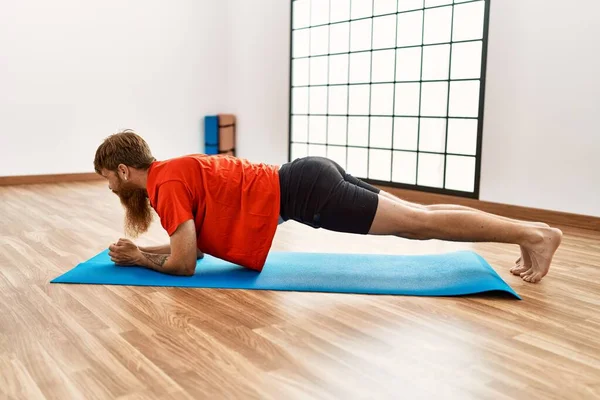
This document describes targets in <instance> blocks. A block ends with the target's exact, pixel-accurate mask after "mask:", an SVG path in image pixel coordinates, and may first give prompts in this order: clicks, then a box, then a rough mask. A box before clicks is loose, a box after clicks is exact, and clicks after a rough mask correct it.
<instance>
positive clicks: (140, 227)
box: [116, 181, 153, 238]
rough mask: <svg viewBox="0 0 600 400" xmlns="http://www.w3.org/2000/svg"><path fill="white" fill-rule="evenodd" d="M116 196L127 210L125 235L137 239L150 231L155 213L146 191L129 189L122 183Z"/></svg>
mask: <svg viewBox="0 0 600 400" xmlns="http://www.w3.org/2000/svg"><path fill="white" fill-rule="evenodd" d="M116 194H117V195H118V196H119V199H120V200H121V204H122V205H123V207H124V208H125V234H127V235H129V236H131V237H133V238H136V237H138V236H139V235H140V234H142V233H145V232H146V231H148V228H149V227H150V224H152V219H153V213H152V207H151V205H150V200H149V199H148V194H147V192H146V190H145V189H138V188H132V187H128V186H127V185H126V184H125V182H123V181H121V185H120V187H119V191H118V192H116Z"/></svg>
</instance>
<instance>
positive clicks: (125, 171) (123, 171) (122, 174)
mask: <svg viewBox="0 0 600 400" xmlns="http://www.w3.org/2000/svg"><path fill="white" fill-rule="evenodd" d="M117 174H119V178H123V179H124V180H127V178H128V177H129V167H128V166H127V165H125V164H119V166H118V167H117Z"/></svg>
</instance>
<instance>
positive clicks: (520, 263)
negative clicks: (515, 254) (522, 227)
mask: <svg viewBox="0 0 600 400" xmlns="http://www.w3.org/2000/svg"><path fill="white" fill-rule="evenodd" d="M524 223H525V224H527V225H533V226H537V227H539V228H550V225H548V224H547V223H545V222H528V221H527V222H524ZM520 247H521V256H520V257H519V258H517V261H515V266H514V267H512V268H511V270H510V272H512V273H513V274H515V275H519V274H520V273H521V272H524V271H526V270H528V269H529V267H530V266H531V262H527V261H526V262H525V265H527V267H525V265H523V259H524V258H525V257H524V256H525V252H526V250H525V249H524V248H523V246H520ZM513 271H515V272H513ZM517 271H518V272H517Z"/></svg>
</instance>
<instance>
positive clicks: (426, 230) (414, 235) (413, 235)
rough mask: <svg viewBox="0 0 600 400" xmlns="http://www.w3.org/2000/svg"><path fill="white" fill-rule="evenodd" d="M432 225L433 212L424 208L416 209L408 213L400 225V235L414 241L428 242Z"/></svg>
mask: <svg viewBox="0 0 600 400" xmlns="http://www.w3.org/2000/svg"><path fill="white" fill-rule="evenodd" d="M432 224H433V211H432V210H429V209H427V207H426V206H421V207H416V208H413V210H411V212H410V213H408V215H407V218H406V220H405V221H404V224H402V233H401V235H402V236H404V237H406V238H408V239H414V240H430V239H431V238H432V235H431V231H432V229H431V227H432Z"/></svg>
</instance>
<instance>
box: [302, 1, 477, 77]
mask: <svg viewBox="0 0 600 400" xmlns="http://www.w3.org/2000/svg"><path fill="white" fill-rule="evenodd" d="M481 1H484V0H476V1H473V2H471V3H478V2H481ZM459 4H466V3H459ZM446 7H448V6H446ZM379 17H380V16H379V15H378V16H376V17H369V18H365V19H370V18H379ZM354 21H355V20H352V22H354ZM297 30H298V29H294V30H293V31H297ZM309 38H310V36H309ZM481 41H482V40H481V39H468V40H455V41H454V42H439V43H424V44H415V45H410V46H395V47H382V48H377V51H383V50H398V49H414V48H417V47H419V48H420V47H432V46H440V45H443V44H450V45H451V44H461V43H473V42H481ZM372 51H373V49H371V50H356V51H342V52H337V53H326V54H318V55H314V56H312V55H308V56H301V57H292V60H302V59H305V58H317V57H328V56H341V55H344V54H359V53H370V52H372ZM453 80H454V79H453Z"/></svg>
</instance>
